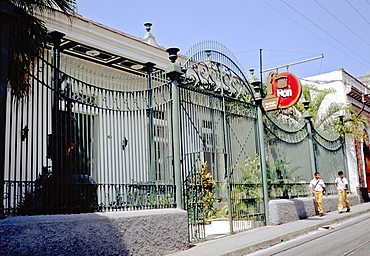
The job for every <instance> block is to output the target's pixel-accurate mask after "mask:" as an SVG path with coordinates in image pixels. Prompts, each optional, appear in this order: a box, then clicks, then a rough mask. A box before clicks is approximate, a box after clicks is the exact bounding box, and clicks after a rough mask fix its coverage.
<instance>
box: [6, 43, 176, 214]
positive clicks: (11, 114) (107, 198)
mask: <svg viewBox="0 0 370 256" xmlns="http://www.w3.org/2000/svg"><path fill="white" fill-rule="evenodd" d="M60 59H61V60H62V61H60ZM13 61H15V60H13ZM61 64H62V65H61ZM89 65H90V66H92V67H88V66H86V63H85V62H84V61H80V60H78V59H75V58H73V57H71V56H68V55H62V56H61V57H60V53H58V49H57V45H55V44H54V45H51V46H50V48H49V49H45V51H44V56H42V57H41V58H39V59H37V60H35V64H34V69H33V70H29V73H28V76H29V78H30V84H31V85H32V86H31V93H30V94H29V97H28V99H27V100H25V101H17V100H16V99H15V98H14V97H13V96H10V97H8V101H7V113H6V127H7V130H6V138H7V139H6V142H5V144H6V145H5V147H6V148H7V150H8V154H7V158H6V161H5V170H6V172H5V175H4V176H5V177H4V183H5V184H4V197H3V201H4V206H5V207H4V208H5V213H6V214H40V213H75V212H90V211H96V210H126V209H150V208H166V207H175V199H174V193H175V192H174V181H173V170H172V154H171V150H170V148H171V129H170V127H171V118H170V113H171V100H172V99H171V92H170V87H169V84H168V83H167V79H166V77H165V74H164V73H163V72H157V73H151V74H147V75H142V76H135V77H134V76H132V75H129V74H127V73H126V74H125V73H123V72H120V71H114V70H113V71H112V73H105V72H102V71H96V70H95V69H94V67H93V64H91V63H90V64H89ZM95 68H96V67H95ZM149 85H150V86H149ZM134 89H136V90H134ZM149 143H150V145H149ZM148 149H149V150H148Z"/></svg>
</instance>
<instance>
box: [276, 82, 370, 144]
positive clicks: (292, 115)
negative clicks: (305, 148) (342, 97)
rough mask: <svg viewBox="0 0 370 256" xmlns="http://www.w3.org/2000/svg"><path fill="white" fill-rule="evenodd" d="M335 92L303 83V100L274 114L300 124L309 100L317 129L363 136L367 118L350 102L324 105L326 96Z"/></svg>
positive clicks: (286, 121)
mask: <svg viewBox="0 0 370 256" xmlns="http://www.w3.org/2000/svg"><path fill="white" fill-rule="evenodd" d="M335 92H336V91H335V89H333V88H325V89H319V88H318V87H317V86H316V85H312V84H303V85H302V97H301V100H300V101H299V102H298V103H297V104H296V105H295V106H294V107H290V108H287V109H281V110H276V111H274V115H275V116H276V117H277V119H279V120H281V121H282V122H284V123H289V124H290V125H294V124H297V125H298V126H299V122H300V120H301V119H302V114H303V113H304V112H305V111H306V110H305V108H304V106H303V102H304V101H309V102H310V105H309V108H308V111H309V112H310V113H311V115H312V123H313V125H314V127H315V129H317V130H319V131H321V132H325V133H337V134H339V136H341V137H344V136H345V134H349V135H354V136H356V137H363V136H364V134H363V131H362V129H361V126H363V127H367V121H366V118H365V117H364V116H363V115H358V114H356V113H355V111H354V109H353V108H352V107H351V106H350V105H349V104H343V103H340V102H332V103H330V105H329V106H327V107H326V108H324V107H323V102H324V99H325V97H326V96H327V95H330V94H333V93H335ZM340 117H341V118H340Z"/></svg>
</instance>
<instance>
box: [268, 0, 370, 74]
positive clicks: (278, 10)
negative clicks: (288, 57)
mask: <svg viewBox="0 0 370 256" xmlns="http://www.w3.org/2000/svg"><path fill="white" fill-rule="evenodd" d="M262 2H264V3H265V4H266V5H268V6H270V7H271V8H272V9H274V10H275V11H277V12H279V13H280V14H282V15H283V16H285V17H286V18H288V19H289V20H291V21H292V22H294V23H295V24H297V25H298V26H300V27H302V28H304V29H305V30H307V31H308V32H310V33H311V34H313V35H314V36H316V37H318V38H320V39H321V40H322V41H324V42H325V43H327V44H328V45H331V46H332V47H333V48H335V49H337V50H338V51H340V52H342V50H341V49H339V48H338V47H336V46H335V45H333V44H331V43H330V42H328V41H327V40H325V39H324V38H322V37H321V36H319V35H317V34H316V33H314V32H312V31H311V30H309V29H308V28H306V27H305V26H303V25H302V24H300V23H298V22H297V21H296V20H294V19H292V18H291V17H289V16H288V15H286V14H285V13H284V12H282V11H281V10H280V9H277V8H276V7H275V6H273V5H271V4H269V3H268V2H266V1H265V0H262ZM342 53H343V54H344V55H346V56H347V57H349V58H351V59H353V60H354V61H356V62H358V63H360V64H361V65H363V66H364V67H366V68H368V65H366V64H364V63H362V62H361V61H359V60H357V59H355V58H353V57H352V56H351V55H349V54H347V53H345V52H342Z"/></svg>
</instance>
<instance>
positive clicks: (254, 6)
mask: <svg viewBox="0 0 370 256" xmlns="http://www.w3.org/2000/svg"><path fill="white" fill-rule="evenodd" d="M77 8H78V9H77V12H78V13H79V14H81V15H82V16H84V17H86V18H88V19H91V20H94V21H97V22H99V23H102V24H104V25H107V26H109V27H112V28H114V29H117V30H120V31H122V32H125V33H128V34H130V35H133V36H136V37H143V36H144V34H145V32H146V31H145V27H144V25H143V24H144V23H145V22H151V23H152V24H153V26H152V30H151V33H152V34H153V35H154V36H155V38H156V41H157V42H158V43H159V44H161V45H162V46H164V47H166V48H167V47H171V46H177V47H179V48H180V53H181V54H184V55H185V54H186V52H187V51H188V50H189V49H190V48H191V46H193V45H194V44H196V43H198V42H200V41H204V40H216V41H218V42H219V43H221V44H223V45H224V46H226V47H227V48H228V49H229V50H230V51H231V52H232V53H233V54H234V55H235V56H236V58H237V59H238V61H239V63H241V65H242V68H243V69H244V70H245V71H247V72H246V73H248V70H249V69H250V68H254V69H255V70H256V72H259V70H260V57H261V56H262V70H265V69H268V68H275V67H279V66H283V65H287V64H291V63H294V62H298V61H302V60H307V59H310V58H314V57H318V56H321V55H324V58H321V59H318V60H313V61H309V62H305V63H302V64H298V65H294V66H290V67H289V68H288V71H289V72H292V73H294V74H295V75H297V76H298V77H308V76H313V75H318V74H322V73H327V72H331V71H335V70H337V69H338V68H344V69H345V70H346V71H347V72H348V73H350V74H351V75H353V76H355V77H358V76H364V75H366V74H367V72H368V71H370V16H369V15H368V14H369V13H370V0H356V1H353V0H229V1H210V0H197V1H195V0H187V1H177V0H156V1H148V0H131V1H128V0H104V1H101V0H77ZM260 49H262V50H260ZM260 53H261V55H260ZM286 71H287V68H281V69H279V72H286ZM265 75H267V73H265Z"/></svg>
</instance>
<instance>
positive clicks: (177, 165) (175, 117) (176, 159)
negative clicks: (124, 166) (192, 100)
mask: <svg viewBox="0 0 370 256" xmlns="http://www.w3.org/2000/svg"><path fill="white" fill-rule="evenodd" d="M178 51H180V49H179V48H176V47H171V48H167V50H166V52H168V54H169V59H170V60H171V62H172V63H171V64H170V65H168V67H167V69H166V74H167V77H169V78H170V79H171V84H172V87H171V92H172V148H173V153H172V155H173V171H174V174H175V187H176V205H177V208H180V209H183V205H182V179H181V161H180V157H181V156H180V118H179V111H180V101H179V100H180V97H179V87H178V81H179V78H180V76H181V75H182V74H183V72H182V71H181V67H180V65H178V64H176V63H175V62H176V59H177V52H178Z"/></svg>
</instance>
